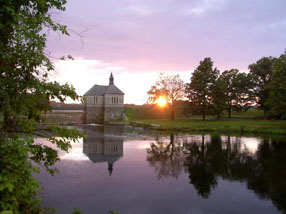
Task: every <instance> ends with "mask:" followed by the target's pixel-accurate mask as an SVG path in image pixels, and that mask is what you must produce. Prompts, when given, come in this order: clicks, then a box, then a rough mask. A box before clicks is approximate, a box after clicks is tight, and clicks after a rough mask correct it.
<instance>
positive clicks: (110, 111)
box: [104, 107, 124, 121]
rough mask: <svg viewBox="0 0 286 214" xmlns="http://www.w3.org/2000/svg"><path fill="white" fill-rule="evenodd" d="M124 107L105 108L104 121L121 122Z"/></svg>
mask: <svg viewBox="0 0 286 214" xmlns="http://www.w3.org/2000/svg"><path fill="white" fill-rule="evenodd" d="M123 113H124V107H105V112H104V120H105V121H109V120H123Z"/></svg>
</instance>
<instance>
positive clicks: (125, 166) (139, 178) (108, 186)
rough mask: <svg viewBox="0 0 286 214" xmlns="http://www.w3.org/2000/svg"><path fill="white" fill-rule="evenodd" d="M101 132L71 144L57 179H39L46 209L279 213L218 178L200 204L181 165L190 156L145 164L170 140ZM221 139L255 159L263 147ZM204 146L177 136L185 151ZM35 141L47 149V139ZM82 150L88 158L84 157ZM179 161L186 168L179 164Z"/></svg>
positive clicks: (239, 184)
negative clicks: (153, 151) (156, 148)
mask: <svg viewBox="0 0 286 214" xmlns="http://www.w3.org/2000/svg"><path fill="white" fill-rule="evenodd" d="M98 129H100V130H101V134H100V135H97V134H94V133H93V130H89V129H87V130H85V132H86V133H87V134H89V136H88V138H87V139H85V140H82V139H81V140H80V142H78V143H72V148H71V149H70V151H69V153H64V152H60V153H59V154H60V158H61V161H60V162H59V163H57V164H56V167H57V168H59V170H60V173H59V174H57V175H55V176H54V177H51V176H49V175H47V173H46V172H45V171H44V170H42V173H41V174H40V175H37V177H38V178H39V179H40V181H41V183H42V184H43V186H44V188H45V191H44V193H43V195H44V198H45V200H44V205H48V206H51V207H53V208H57V209H58V210H59V213H61V214H68V213H69V214H70V213H71V210H72V208H73V207H80V208H81V209H82V210H83V211H84V212H85V213H86V214H94V213H103V214H104V213H108V211H109V210H110V209H111V210H115V211H118V212H119V214H121V213H122V214H129V213H130V214H131V213H132V214H143V213H148V214H157V213H164V214H174V213H178V214H179V213H183V214H185V213H203V214H204V213H217V214H219V213H277V209H276V208H275V207H274V205H273V204H272V203H271V201H270V200H261V199H259V197H258V196H257V195H256V194H255V193H254V192H253V191H252V190H249V189H248V188H249V187H248V186H247V184H246V183H245V181H244V180H243V179H242V180H235V179H233V178H232V180H228V179H226V178H223V179H222V177H221V176H219V175H216V182H217V184H216V186H215V187H213V188H211V192H210V195H209V197H208V198H202V197H201V196H199V195H198V193H197V191H198V190H197V189H196V188H197V187H196V185H200V183H197V184H194V183H192V182H191V180H190V172H189V171H188V170H189V168H188V167H186V165H185V164H186V163H185V161H184V159H181V158H186V157H187V155H183V156H182V155H177V156H175V157H174V158H173V159H172V160H166V159H163V160H161V159H158V158H155V159H152V160H153V161H155V162H154V164H152V161H148V160H147V157H148V154H147V151H146V150H147V149H149V148H150V146H151V144H152V143H153V144H156V143H158V141H157V140H158V139H159V141H160V142H162V143H164V144H166V145H168V143H170V136H169V135H166V134H165V135H164V134H159V135H157V136H156V135H150V136H148V134H146V133H137V132H132V133H131V134H128V133H126V132H125V131H123V132H118V130H117V131H115V132H113V131H112V130H109V129H105V128H102V127H99V128H98ZM102 132H103V133H104V132H108V134H102ZM110 132H111V133H110ZM91 133H93V134H91ZM204 139H205V144H206V145H211V140H212V137H211V136H209V135H205V136H204ZM220 139H221V142H222V143H221V147H222V150H223V151H224V150H226V147H227V142H228V141H229V142H230V145H231V146H232V147H234V146H235V145H239V148H240V151H241V152H243V151H245V150H247V151H248V152H251V153H252V154H254V153H255V152H256V151H257V149H258V145H259V143H260V142H261V139H259V138H250V137H227V136H222V137H221V138H220ZM201 140H202V135H189V134H179V135H175V140H174V141H175V143H176V144H178V145H183V144H184V143H189V144H192V143H198V142H200V141H201ZM37 141H38V142H41V143H45V144H46V143H47V142H46V140H43V139H38V140H37ZM95 144H96V145H97V144H98V145H102V146H103V147H104V149H103V150H102V151H103V152H100V151H97V153H94V154H93V151H94V145H95ZM117 144H118V145H121V144H123V151H119V153H118V152H117V153H112V151H113V150H112V149H114V148H115V147H114V145H117ZM84 147H85V150H86V154H84V153H83V149H84ZM100 148H101V147H100ZM165 148H166V146H165ZM110 149H111V150H112V151H111V153H110V151H109V150H110ZM121 152H122V153H121ZM114 154H118V155H117V156H114ZM168 155H170V153H168ZM168 157H169V156H167V158H168ZM90 158H92V161H90ZM164 158H165V156H164ZM209 158H213V154H210V156H209V157H207V158H206V161H207V165H206V166H207V167H210V166H209V164H211V163H210V161H211V160H209ZM176 161H183V162H181V163H180V164H178V162H176ZM197 163H199V162H197ZM206 166H205V167H206ZM214 166H216V163H215V164H214ZM176 167H179V168H176ZM194 169H197V168H194ZM205 169H206V168H205ZM160 170H161V171H162V170H163V171H162V172H163V173H165V171H164V170H175V171H176V170H177V171H176V172H178V173H179V174H178V177H172V173H168V172H167V173H166V175H167V176H165V177H164V176H163V177H162V179H158V175H157V173H158V171H160ZM110 171H112V175H111V173H110ZM197 173H201V172H200V171H198V172H197ZM224 176H225V175H224ZM202 179H203V178H202Z"/></svg>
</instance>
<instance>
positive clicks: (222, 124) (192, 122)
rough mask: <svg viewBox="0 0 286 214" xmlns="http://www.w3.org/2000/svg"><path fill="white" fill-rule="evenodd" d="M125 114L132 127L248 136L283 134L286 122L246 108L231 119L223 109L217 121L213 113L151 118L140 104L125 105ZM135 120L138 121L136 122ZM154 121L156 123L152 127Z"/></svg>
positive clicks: (285, 132) (285, 129) (234, 114)
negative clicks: (264, 117)
mask: <svg viewBox="0 0 286 214" xmlns="http://www.w3.org/2000/svg"><path fill="white" fill-rule="evenodd" d="M125 114H126V115H127V117H128V119H129V121H130V122H131V124H132V125H134V126H142V127H148V128H152V129H159V130H167V131H180V132H218V133H231V134H251V135H254V134H255V135H271V134H276V135H286V121H281V120H280V121H274V120H271V121H270V120H269V121H264V120H263V112H262V111H260V110H255V109H250V110H248V111H242V112H235V111H233V112H232V118H230V119H229V118H227V116H228V115H227V112H224V114H223V118H222V119H220V120H217V119H216V117H215V116H208V117H207V120H206V121H202V117H201V116H191V117H190V118H187V117H184V116H183V115H180V116H177V119H176V120H173V121H172V120H169V119H158V118H154V117H152V116H154V114H153V115H152V114H150V113H149V112H147V111H145V109H144V107H125ZM135 121H139V122H140V123H136V122H135ZM150 124H156V125H159V126H153V125H150Z"/></svg>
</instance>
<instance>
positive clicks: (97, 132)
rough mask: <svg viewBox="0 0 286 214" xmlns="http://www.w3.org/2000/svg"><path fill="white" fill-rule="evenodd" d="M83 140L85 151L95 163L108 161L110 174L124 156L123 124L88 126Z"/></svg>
mask: <svg viewBox="0 0 286 214" xmlns="http://www.w3.org/2000/svg"><path fill="white" fill-rule="evenodd" d="M84 133H85V135H86V138H85V139H84V140H83V153H85V154H86V155H87V156H88V158H89V159H90V160H91V161H92V162H93V163H103V162H107V163H108V171H109V174H110V175H111V174H112V171H113V164H114V163H115V162H116V161H117V160H118V159H120V158H121V157H122V156H123V135H122V133H123V127H122V126H107V125H105V126H86V127H85V128H84Z"/></svg>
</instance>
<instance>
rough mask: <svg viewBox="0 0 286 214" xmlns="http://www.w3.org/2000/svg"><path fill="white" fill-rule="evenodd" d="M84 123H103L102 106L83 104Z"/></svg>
mask: <svg viewBox="0 0 286 214" xmlns="http://www.w3.org/2000/svg"><path fill="white" fill-rule="evenodd" d="M85 112H86V114H85V123H87V124H90V123H103V120H104V113H103V107H100V106H98V107H97V106H85Z"/></svg>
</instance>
